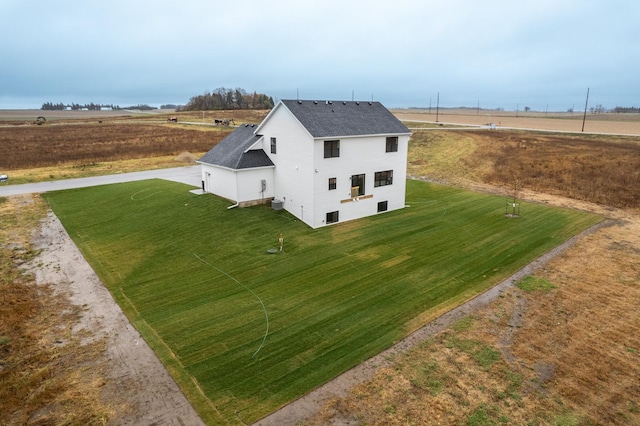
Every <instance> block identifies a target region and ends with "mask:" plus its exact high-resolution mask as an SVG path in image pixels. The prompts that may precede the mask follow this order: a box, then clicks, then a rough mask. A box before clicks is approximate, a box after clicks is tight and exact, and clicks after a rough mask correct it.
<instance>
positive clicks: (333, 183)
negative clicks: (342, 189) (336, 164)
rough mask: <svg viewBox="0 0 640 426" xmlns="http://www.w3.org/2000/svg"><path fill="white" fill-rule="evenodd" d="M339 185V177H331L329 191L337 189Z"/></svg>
mask: <svg viewBox="0 0 640 426" xmlns="http://www.w3.org/2000/svg"><path fill="white" fill-rule="evenodd" d="M337 187H338V179H336V178H334V177H333V178H329V191H331V190H332V189H336V188H337Z"/></svg>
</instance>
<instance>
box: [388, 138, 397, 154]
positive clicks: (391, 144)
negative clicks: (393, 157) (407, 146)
mask: <svg viewBox="0 0 640 426" xmlns="http://www.w3.org/2000/svg"><path fill="white" fill-rule="evenodd" d="M386 152H398V137H397V136H388V137H387V149H386Z"/></svg>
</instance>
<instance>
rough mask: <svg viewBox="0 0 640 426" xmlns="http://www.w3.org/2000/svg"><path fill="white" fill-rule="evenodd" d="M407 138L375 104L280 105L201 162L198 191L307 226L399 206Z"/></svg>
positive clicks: (293, 102) (393, 119) (289, 102)
mask: <svg viewBox="0 0 640 426" xmlns="http://www.w3.org/2000/svg"><path fill="white" fill-rule="evenodd" d="M410 134H411V132H410V131H409V129H407V127H406V126H405V125H404V124H402V123H401V122H400V121H399V120H398V119H397V118H396V117H395V116H394V115H393V114H391V112H390V111H389V110H387V109H386V108H385V107H384V106H383V105H382V104H380V103H379V102H353V101H352V102H343V101H333V102H331V101H306V100H283V101H280V102H279V103H278V104H277V105H276V106H275V107H274V108H273V110H271V112H270V113H269V114H268V115H267V117H266V118H265V119H264V120H263V121H262V123H261V124H259V125H243V126H240V127H239V128H238V129H236V130H235V131H234V132H233V133H231V134H230V135H229V136H228V137H227V138H225V139H224V140H223V141H221V142H220V143H219V144H218V145H216V146H215V147H213V148H212V149H211V150H210V151H209V152H208V153H207V154H205V155H204V156H203V157H202V158H201V159H200V160H199V163H200V164H201V167H202V182H203V189H204V190H205V191H206V192H210V193H213V194H216V195H219V196H221V197H224V198H227V199H229V200H231V201H233V202H235V203H236V204H238V205H240V206H243V205H251V204H256V203H259V202H265V201H269V200H273V203H274V205H277V206H282V207H283V208H284V209H286V210H287V211H288V212H290V213H291V214H292V215H294V216H296V217H297V218H299V219H300V220H301V221H303V222H305V223H306V224H307V225H309V226H311V227H312V228H318V227H321V226H325V225H329V224H332V223H336V222H343V221H347V220H353V219H358V218H361V217H365V216H370V215H374V214H379V213H382V212H386V211H391V210H396V209H401V208H403V207H404V205H405V189H406V175H407V148H408V143H409V136H410Z"/></svg>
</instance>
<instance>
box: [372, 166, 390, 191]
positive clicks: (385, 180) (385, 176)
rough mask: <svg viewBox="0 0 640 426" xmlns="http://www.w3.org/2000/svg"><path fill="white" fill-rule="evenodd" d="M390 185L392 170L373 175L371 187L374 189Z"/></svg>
mask: <svg viewBox="0 0 640 426" xmlns="http://www.w3.org/2000/svg"><path fill="white" fill-rule="evenodd" d="M391 184H393V170H386V171H384V172H376V173H375V176H374V181H373V186H374V187H375V188H377V187H379V186H386V185H391Z"/></svg>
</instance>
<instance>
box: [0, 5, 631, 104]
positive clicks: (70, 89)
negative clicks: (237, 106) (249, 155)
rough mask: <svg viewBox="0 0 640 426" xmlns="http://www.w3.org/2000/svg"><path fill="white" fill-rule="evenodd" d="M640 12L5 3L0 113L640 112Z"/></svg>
mask: <svg viewBox="0 0 640 426" xmlns="http://www.w3.org/2000/svg"><path fill="white" fill-rule="evenodd" d="M639 21H640V1H638V0H606V1H605V0H532V1H530V0H518V1H515V0H447V1H442V0H438V1H435V0H412V1H409V0H384V1H381V0H362V1H360V0H355V1H349V0H318V1H316V0H233V1H229V0H227V1H218V0H173V1H165V0H108V1H90V0H41V1H38V0H0V40H2V44H1V45H0V109H11V108H39V107H40V106H41V105H42V103H43V102H54V103H58V102H63V103H71V102H76V103H89V102H94V103H105V104H117V105H120V106H128V105H132V104H138V103H146V104H149V105H154V106H159V105H160V104H166V103H176V104H184V103H186V102H188V101H189V98H191V97H192V96H196V95H201V94H204V93H205V92H207V91H213V90H215V89H216V88H218V87H225V88H242V89H245V90H246V91H247V92H254V91H256V92H258V93H265V94H267V95H269V96H272V97H273V98H274V99H275V100H278V99H295V98H296V96H298V94H299V97H300V98H301V99H318V100H326V99H328V100H351V99H352V97H354V98H355V99H356V100H371V99H372V98H373V99H374V100H377V101H380V102H382V103H383V104H384V105H386V106H388V107H418V106H429V103H430V102H431V104H432V105H433V107H435V105H436V100H437V96H438V93H439V94H440V106H443V107H455V106H470V107H476V106H477V105H478V103H479V105H480V106H481V107H485V108H495V107H501V108H504V109H506V110H515V109H516V108H519V109H520V110H522V109H524V108H525V107H526V106H528V107H530V108H532V109H534V110H541V111H543V110H545V109H547V108H548V109H549V110H550V111H552V110H559V111H565V110H567V109H568V108H571V107H574V108H575V109H576V110H578V111H579V110H581V109H583V108H584V102H585V97H586V92H587V88H590V97H589V105H590V106H595V105H598V104H600V105H603V106H604V107H605V108H613V107H615V106H636V107H640V77H639V76H640V23H639Z"/></svg>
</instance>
